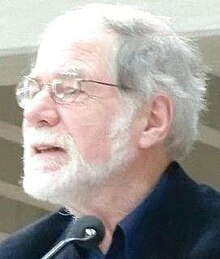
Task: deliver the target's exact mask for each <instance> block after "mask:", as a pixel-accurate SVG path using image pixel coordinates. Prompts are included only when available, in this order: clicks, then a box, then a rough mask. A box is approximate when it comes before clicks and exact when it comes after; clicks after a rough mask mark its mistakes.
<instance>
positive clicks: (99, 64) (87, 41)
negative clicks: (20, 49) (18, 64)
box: [34, 31, 115, 74]
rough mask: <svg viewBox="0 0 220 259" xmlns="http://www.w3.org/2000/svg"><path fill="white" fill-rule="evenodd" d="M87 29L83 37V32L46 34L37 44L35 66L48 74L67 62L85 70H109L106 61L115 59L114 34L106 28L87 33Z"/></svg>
mask: <svg viewBox="0 0 220 259" xmlns="http://www.w3.org/2000/svg"><path fill="white" fill-rule="evenodd" d="M86 32H87V31H85V32H84V34H85V36H84V37H83V33H82V32H81V33H80V34H77V35H72V37H70V36H69V35H66V34H63V35H58V34H56V35H53V34H52V35H49V36H47V37H46V38H45V39H44V40H43V41H42V44H41V46H40V48H39V51H38V55H37V59H36V66H35V69H34V70H35V71H36V70H37V71H39V72H40V71H42V72H43V71H44V72H47V73H51V74H52V73H56V72H57V71H58V70H60V69H65V68H66V67H67V68H68V67H69V66H75V67H78V68H79V69H81V70H85V71H88V72H89V71H90V70H92V69H98V70H99V71H101V70H108V67H109V64H111V63H112V62H114V57H113V56H114V55H113V51H112V49H113V48H112V45H113V43H114V40H115V37H114V36H113V35H112V34H111V33H109V32H105V31H96V33H94V34H91V33H90V34H89V35H88V34H86ZM73 34H74V33H73ZM58 36H59V37H61V38H57V37H58Z"/></svg>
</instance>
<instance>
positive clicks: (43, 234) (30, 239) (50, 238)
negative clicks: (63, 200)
mask: <svg viewBox="0 0 220 259" xmlns="http://www.w3.org/2000/svg"><path fill="white" fill-rule="evenodd" d="M69 223H70V217H64V216H62V215H60V213H59V212H58V211H57V212H54V213H52V214H50V215H48V216H45V217H44V218H42V219H40V220H38V221H36V222H34V223H33V224H31V225H29V226H27V227H24V228H23V229H21V230H19V231H18V232H16V233H14V234H12V235H10V237H9V238H8V239H6V240H5V241H3V242H2V243H1V245H0V255H1V258H5V259H6V258H17V259H21V258H32V259H33V258H40V257H41V256H42V255H43V254H44V253H45V252H46V251H48V250H49V249H50V247H51V246H53V245H54V243H55V242H56V241H57V239H58V237H59V236H60V235H61V234H62V232H63V231H64V230H65V229H66V228H67V226H68V224H69Z"/></svg>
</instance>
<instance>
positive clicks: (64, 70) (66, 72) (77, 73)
mask: <svg viewBox="0 0 220 259" xmlns="http://www.w3.org/2000/svg"><path fill="white" fill-rule="evenodd" d="M55 74H56V75H58V76H74V77H80V78H86V75H85V74H86V73H85V71H84V70H83V69H81V68H78V67H74V66H64V67H61V68H59V70H58V71H57V72H56V73H55Z"/></svg>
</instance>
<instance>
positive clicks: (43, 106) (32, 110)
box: [23, 89, 59, 127]
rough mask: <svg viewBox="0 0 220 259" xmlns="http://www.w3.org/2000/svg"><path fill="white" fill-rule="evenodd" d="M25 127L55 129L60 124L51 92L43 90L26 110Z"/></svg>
mask: <svg viewBox="0 0 220 259" xmlns="http://www.w3.org/2000/svg"><path fill="white" fill-rule="evenodd" d="M23 116H24V126H27V127H44V126H45V127H53V126H55V125H56V124H58V122H59V115H58V112H57V109H56V104H55V102H54V100H53V99H52V97H51V94H50V91H48V90H47V89H43V90H41V91H40V92H39V93H38V94H37V95H36V96H35V97H34V98H33V99H32V100H31V101H30V103H29V105H28V106H27V107H26V108H25V109H24V115H23Z"/></svg>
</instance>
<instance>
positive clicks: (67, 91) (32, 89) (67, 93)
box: [16, 76, 119, 109]
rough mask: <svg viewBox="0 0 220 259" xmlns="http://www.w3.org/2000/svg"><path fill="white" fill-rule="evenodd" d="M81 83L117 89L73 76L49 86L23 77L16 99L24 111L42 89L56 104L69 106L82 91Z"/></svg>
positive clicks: (55, 80) (107, 84)
mask: <svg viewBox="0 0 220 259" xmlns="http://www.w3.org/2000/svg"><path fill="white" fill-rule="evenodd" d="M83 82H88V83H95V84H100V85H105V86H112V87H119V86H118V85H116V84H110V83H106V82H100V81H95V80H90V79H82V78H76V77H73V76H64V77H63V78H60V79H54V80H52V82H51V84H40V83H39V82H38V81H37V80H36V79H34V78H31V77H29V76H23V80H22V81H21V83H19V84H18V85H17V88H16V99H17V103H18V105H19V106H20V107H21V108H22V109H25V108H26V107H27V106H28V104H29V103H30V102H31V100H32V99H33V98H34V97H35V96H36V95H37V94H38V93H39V92H40V91H41V90H42V89H44V88H46V89H47V90H50V93H51V97H52V98H53V100H54V101H55V102H56V103H60V104H70V103H72V102H74V101H75V100H76V99H77V98H78V96H79V95H80V93H82V92H84V91H82V88H81V84H82V83H83Z"/></svg>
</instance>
